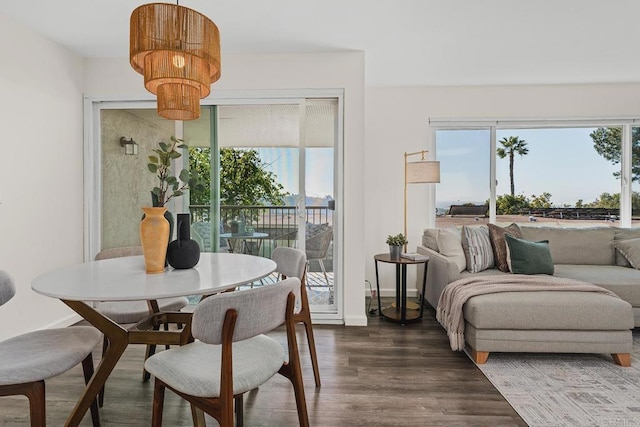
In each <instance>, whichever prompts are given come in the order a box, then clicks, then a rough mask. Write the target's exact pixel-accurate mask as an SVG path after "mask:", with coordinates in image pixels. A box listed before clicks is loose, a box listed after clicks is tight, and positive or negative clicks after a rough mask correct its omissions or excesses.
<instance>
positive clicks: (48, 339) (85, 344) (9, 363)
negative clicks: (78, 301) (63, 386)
mask: <svg viewBox="0 0 640 427" xmlns="http://www.w3.org/2000/svg"><path fill="white" fill-rule="evenodd" d="M15 293H16V287H15V283H14V280H13V278H12V277H11V276H10V275H9V273H7V272H6V271H2V270H0V305H3V304H4V303H6V302H7V301H9V300H10V299H11V298H13V296H14V295H15ZM101 339H102V334H101V333H100V331H99V330H97V329H96V328H94V327H92V326H72V327H69V328H61V329H43V330H39V331H35V332H29V333H26V334H22V335H18V336H16V337H13V338H9V339H7V340H5V341H2V342H0V360H1V361H2V363H0V396H15V395H24V396H26V397H27V399H29V417H30V420H31V426H32V427H44V426H45V425H46V419H47V417H46V401H45V380H47V379H49V378H51V377H55V376H58V375H60V374H63V373H65V372H67V371H68V370H70V369H71V368H73V367H75V366H76V365H78V364H79V363H81V362H82V370H83V372H84V380H85V384H86V383H87V382H89V379H91V376H92V375H93V356H92V354H91V352H92V351H93V349H94V348H95V347H96V346H97V345H98V343H99V342H100V340H101ZM91 420H92V423H93V426H94V427H97V426H99V425H100V419H99V415H98V404H97V402H96V401H95V400H94V401H93V403H92V404H91Z"/></svg>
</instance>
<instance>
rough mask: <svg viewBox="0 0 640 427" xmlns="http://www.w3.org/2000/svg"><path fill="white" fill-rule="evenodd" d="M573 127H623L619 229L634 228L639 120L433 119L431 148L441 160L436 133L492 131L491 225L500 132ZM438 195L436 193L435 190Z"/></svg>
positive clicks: (432, 223)
mask: <svg viewBox="0 0 640 427" xmlns="http://www.w3.org/2000/svg"><path fill="white" fill-rule="evenodd" d="M572 127H596V128H597V127H621V128H622V144H621V150H622V153H621V160H620V170H621V177H620V227H625V228H627V227H631V217H632V213H631V197H632V180H631V178H632V173H631V166H632V141H631V138H632V136H631V128H632V127H640V117H625V118H589V119H543V120H540V119H455V118H430V119H429V134H430V135H431V142H432V144H431V146H432V147H433V151H434V154H435V157H436V159H437V158H438V157H437V156H438V153H437V145H436V142H437V141H436V132H437V131H439V130H489V131H490V153H491V158H490V171H489V194H490V196H489V197H490V199H489V222H490V223H495V222H496V168H497V161H496V148H497V141H496V135H497V131H498V130H512V129H513V130H517V129H549V128H572ZM436 191H437V190H436ZM430 201H431V205H432V206H435V202H436V196H435V191H434V192H432V193H431V194H430ZM428 220H429V226H430V227H435V215H432V216H430V218H428Z"/></svg>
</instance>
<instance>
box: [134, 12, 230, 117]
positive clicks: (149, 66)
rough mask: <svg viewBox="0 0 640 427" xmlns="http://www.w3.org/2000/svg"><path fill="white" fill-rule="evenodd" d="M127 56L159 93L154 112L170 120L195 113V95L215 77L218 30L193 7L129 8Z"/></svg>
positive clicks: (201, 95) (203, 94) (202, 92)
mask: <svg viewBox="0 0 640 427" xmlns="http://www.w3.org/2000/svg"><path fill="white" fill-rule="evenodd" d="M129 60H130V62H131V66H132V67H133V69H134V70H136V71H137V72H138V73H140V74H142V75H143V76H144V86H145V88H146V89H147V90H148V91H149V92H151V93H153V94H156V95H157V96H158V114H159V115H160V116H162V117H165V118H167V119H171V120H193V119H197V118H198V117H200V99H202V98H204V97H206V96H208V95H209V93H210V91H211V89H210V86H211V84H212V83H214V82H216V81H217V80H218V79H219V78H220V32H219V31H218V27H217V26H216V24H214V23H213V21H211V20H210V19H209V18H207V17H206V16H204V15H203V14H201V13H198V12H196V11H195V10H193V9H189V8H187V7H184V6H180V5H177V4H176V5H174V4H169V3H150V4H145V5H142V6H140V7H138V8H136V9H135V10H134V11H133V12H132V13H131V29H130V45H129Z"/></svg>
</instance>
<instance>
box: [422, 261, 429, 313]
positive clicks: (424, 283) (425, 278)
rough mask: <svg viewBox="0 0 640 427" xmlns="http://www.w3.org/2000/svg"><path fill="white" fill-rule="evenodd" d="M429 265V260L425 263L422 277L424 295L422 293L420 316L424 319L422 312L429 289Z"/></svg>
mask: <svg viewBox="0 0 640 427" xmlns="http://www.w3.org/2000/svg"><path fill="white" fill-rule="evenodd" d="M428 267H429V261H427V262H425V263H424V276H423V277H422V295H420V318H421V319H422V313H423V312H424V298H425V295H424V293H425V292H426V291H427V268H428Z"/></svg>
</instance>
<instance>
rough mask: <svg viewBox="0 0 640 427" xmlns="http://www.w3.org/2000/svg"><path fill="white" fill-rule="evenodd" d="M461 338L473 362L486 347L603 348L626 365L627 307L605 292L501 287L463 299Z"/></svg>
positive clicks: (629, 313)
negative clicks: (466, 299) (465, 300)
mask: <svg viewBox="0 0 640 427" xmlns="http://www.w3.org/2000/svg"><path fill="white" fill-rule="evenodd" d="M463 313H464V319H465V327H464V338H465V340H466V342H467V344H468V345H469V346H470V347H471V349H472V351H471V355H472V357H473V359H474V360H475V362H476V363H478V364H483V363H485V362H486V361H487V358H488V356H489V353H490V352H535V353H538V352H556V353H609V354H611V355H612V357H613V360H614V362H615V363H617V364H618V365H621V366H630V365H631V358H630V353H631V347H632V341H633V339H632V333H631V329H633V326H634V318H633V310H632V307H631V304H629V303H628V302H626V301H624V300H622V299H619V298H615V297H612V296H609V295H605V294H599V293H593V292H573V291H562V292H557V291H540V292H538V291H535V292H528V291H527V292H501V293H491V294H485V295H477V296H473V297H471V298H469V300H468V301H467V302H466V303H465V305H464V307H463Z"/></svg>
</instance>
